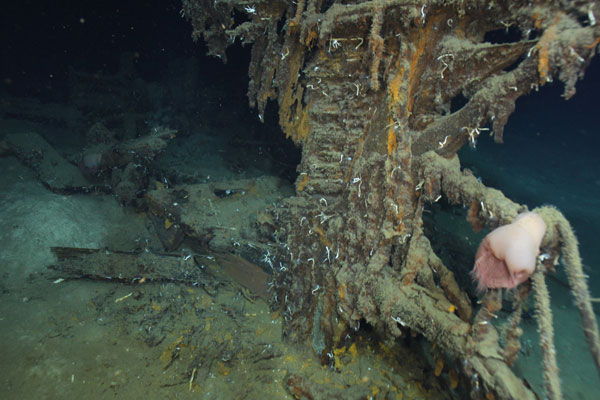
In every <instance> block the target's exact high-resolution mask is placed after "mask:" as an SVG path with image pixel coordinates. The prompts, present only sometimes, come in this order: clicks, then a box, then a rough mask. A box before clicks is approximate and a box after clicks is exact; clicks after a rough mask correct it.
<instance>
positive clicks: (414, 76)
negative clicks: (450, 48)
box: [406, 22, 435, 113]
mask: <svg viewBox="0 0 600 400" xmlns="http://www.w3.org/2000/svg"><path fill="white" fill-rule="evenodd" d="M434 25H435V23H434V22H428V23H427V25H425V28H424V29H419V31H420V35H419V41H418V42H417V47H416V49H415V52H414V53H413V54H412V57H411V59H410V70H409V72H408V95H407V99H408V101H407V103H406V111H408V112H409V113H411V112H412V108H413V105H414V103H415V96H414V93H415V92H416V89H417V87H418V86H419V80H420V79H419V77H420V74H418V73H417V72H418V69H419V68H418V67H419V61H420V59H421V56H422V55H423V52H424V51H425V46H426V45H427V43H428V42H429V41H430V40H431V39H432V38H430V36H431V32H432V27H433V26H434Z"/></svg>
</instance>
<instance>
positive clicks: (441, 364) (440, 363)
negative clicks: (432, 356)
mask: <svg viewBox="0 0 600 400" xmlns="http://www.w3.org/2000/svg"><path fill="white" fill-rule="evenodd" d="M443 369H444V360H442V358H441V357H440V358H438V359H437V361H436V363H435V371H433V373H434V374H435V376H440V375H441V373H442V370H443Z"/></svg>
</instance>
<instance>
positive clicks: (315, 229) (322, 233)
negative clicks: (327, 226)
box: [313, 226, 331, 247]
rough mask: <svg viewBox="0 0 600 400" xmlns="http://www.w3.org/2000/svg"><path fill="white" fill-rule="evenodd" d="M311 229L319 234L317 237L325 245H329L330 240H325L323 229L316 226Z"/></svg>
mask: <svg viewBox="0 0 600 400" xmlns="http://www.w3.org/2000/svg"><path fill="white" fill-rule="evenodd" d="M313 231H315V232H316V233H317V234H318V235H319V239H320V240H321V243H323V244H324V245H325V246H328V247H331V241H329V240H327V237H325V232H324V231H323V229H321V228H319V227H318V226H314V227H313Z"/></svg>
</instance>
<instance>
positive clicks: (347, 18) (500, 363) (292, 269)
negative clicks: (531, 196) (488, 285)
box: [181, 0, 600, 399]
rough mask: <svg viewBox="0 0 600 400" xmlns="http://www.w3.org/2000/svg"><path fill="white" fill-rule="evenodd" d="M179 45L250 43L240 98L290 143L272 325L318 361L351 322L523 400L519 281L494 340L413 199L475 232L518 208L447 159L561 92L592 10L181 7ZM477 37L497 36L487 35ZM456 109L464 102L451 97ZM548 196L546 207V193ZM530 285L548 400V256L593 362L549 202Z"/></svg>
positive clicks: (565, 233)
mask: <svg viewBox="0 0 600 400" xmlns="http://www.w3.org/2000/svg"><path fill="white" fill-rule="evenodd" d="M181 12H182V15H183V16H184V17H185V18H187V19H189V20H190V22H191V24H192V26H193V33H192V37H193V38H194V39H196V40H199V39H202V40H204V41H205V42H206V43H207V45H208V48H209V54H211V55H213V56H217V57H219V58H222V59H223V61H226V48H227V47H228V46H231V45H232V44H234V43H237V42H241V43H242V44H244V45H247V44H251V45H252V53H251V61H250V67H249V76H250V84H249V88H248V97H249V100H250V105H251V106H252V107H255V108H256V110H257V112H258V117H259V118H260V119H261V120H262V118H263V114H264V112H265V107H266V104H267V102H268V101H269V100H273V101H276V102H277V104H278V106H279V108H278V112H279V122H280V125H281V127H282V129H283V131H284V133H285V134H286V136H288V137H290V138H291V139H292V140H293V141H294V142H295V143H297V144H298V145H299V146H301V148H302V161H301V163H300V165H299V166H298V170H299V177H298V179H297V181H296V195H295V196H294V197H291V198H288V199H285V200H283V201H281V202H280V203H279V204H277V205H275V206H273V207H271V208H270V210H269V211H268V213H270V215H271V217H270V218H264V217H263V218H262V220H261V221H262V228H263V229H264V231H266V232H267V233H268V234H272V237H273V238H275V240H276V241H277V244H278V246H277V249H278V250H277V251H276V252H275V251H274V250H271V252H270V253H268V256H267V257H270V260H271V261H272V262H273V264H274V265H275V266H279V267H276V268H274V275H273V283H272V288H271V291H270V293H271V302H272V304H273V305H274V306H276V307H280V308H281V310H282V311H283V314H284V317H285V321H286V328H285V329H286V332H287V334H288V335H289V337H292V338H296V339H297V340H299V341H301V340H305V339H306V338H308V339H309V340H310V343H311V345H312V347H313V349H314V351H315V352H316V353H317V354H320V355H322V357H323V359H324V361H325V360H326V357H327V355H326V354H327V353H328V352H329V351H330V349H332V348H334V347H335V346H336V344H338V343H339V342H340V341H341V340H342V338H343V337H344V335H345V333H346V332H347V331H348V330H349V329H352V328H354V327H356V326H357V324H359V321H361V320H364V321H366V322H367V323H369V324H370V325H371V326H373V327H374V328H375V329H376V330H377V331H378V332H380V333H381V334H382V335H384V336H386V337H391V338H393V337H400V336H402V335H404V334H405V333H406V332H408V331H409V330H410V331H412V332H417V333H421V334H423V335H424V336H425V337H426V338H427V339H428V340H430V341H431V342H433V343H435V344H436V345H437V346H439V347H440V348H442V349H443V350H444V351H446V352H447V353H448V354H450V355H452V356H454V357H456V358H458V359H460V360H462V363H461V366H462V367H461V368H462V375H463V376H465V377H466V378H467V379H468V380H469V381H470V383H471V388H472V389H471V395H472V396H473V397H479V396H484V395H486V393H489V394H490V395H491V394H493V395H495V396H496V398H501V399H512V398H518V399H533V398H535V394H534V393H533V392H532V390H531V389H530V388H528V387H527V386H526V385H525V384H524V383H523V382H522V380H521V379H519V378H518V377H517V376H516V375H515V374H514V373H513V372H512V371H511V369H510V365H511V364H512V362H514V360H515V358H516V355H517V353H518V348H519V347H518V346H519V344H518V343H519V334H520V333H519V327H518V325H519V321H520V313H521V304H522V301H523V299H524V298H525V297H526V296H527V293H528V288H529V284H526V285H522V286H524V287H523V288H521V289H520V291H519V292H518V293H519V295H518V296H516V297H518V299H517V300H515V311H514V313H513V315H512V317H511V318H510V319H509V321H508V323H507V326H506V328H505V329H504V331H503V338H504V340H503V343H504V347H503V348H502V347H501V346H500V345H499V344H498V342H499V340H498V338H499V334H498V332H497V330H496V329H495V328H494V327H492V325H491V324H489V320H490V318H491V317H492V316H493V314H494V312H495V311H496V310H497V309H498V307H499V290H488V292H487V293H486V294H485V296H484V298H483V306H482V307H481V309H480V311H478V313H477V315H475V316H474V315H473V309H472V308H471V301H470V300H469V298H468V297H467V295H466V294H465V292H464V290H463V289H462V288H461V287H459V285H458V284H457V282H456V279H455V276H454V274H453V273H452V272H451V271H450V270H449V269H448V268H447V267H446V266H445V265H444V264H443V263H442V261H441V260H440V258H438V256H436V254H435V253H434V251H433V250H432V248H431V245H430V242H429V240H428V239H427V237H426V236H425V235H424V233H423V220H422V212H423V208H424V206H425V205H427V204H428V203H432V202H436V201H438V200H440V198H444V200H445V201H447V202H448V203H450V204H454V205H459V206H460V205H462V206H468V207H470V209H469V221H470V222H471V224H472V225H473V227H474V228H479V227H481V226H483V225H487V226H488V227H490V228H494V227H497V226H500V225H503V224H506V223H508V222H510V221H511V220H512V219H513V218H514V217H515V216H516V215H517V214H518V213H519V212H520V211H523V210H525V207H524V206H521V205H519V204H516V203H514V202H512V201H511V200H509V199H507V198H506V197H505V196H504V195H503V194H502V193H501V192H500V191H498V190H494V189H490V188H487V187H485V186H484V185H483V184H482V183H480V182H478V181H477V179H476V178H475V177H474V176H473V175H472V174H470V173H468V172H466V171H461V170H460V164H459V160H458V157H457V155H456V152H457V151H458V149H460V148H461V147H462V146H463V145H465V144H470V145H472V146H474V145H475V144H476V142H477V139H478V136H479V135H480V134H482V133H489V134H492V135H493V136H494V139H495V141H496V142H498V143H501V142H502V136H503V128H504V125H505V124H506V122H507V119H508V117H509V116H510V114H511V113H512V112H513V110H514V108H515V101H516V100H517V99H518V98H519V97H520V96H523V95H525V94H527V93H529V92H531V91H533V90H537V89H538V87H539V86H541V85H544V84H546V83H547V82H551V81H552V80H553V79H559V80H560V81H562V82H563V83H564V86H565V90H564V97H565V98H567V99H568V98H570V97H571V96H573V95H574V94H575V83H576V81H577V80H578V79H580V78H581V77H582V76H583V72H584V70H585V68H586V66H587V65H588V64H589V62H590V60H591V58H592V57H593V56H594V55H595V53H596V51H597V46H598V43H599V42H600V24H598V23H597V22H596V15H600V14H599V13H600V2H598V1H594V2H588V1H572V2H564V1H548V2H546V1H533V2H531V1H432V0H425V1H419V2H413V1H406V0H387V1H384V0H372V1H360V0H356V1H330V0H298V1H297V2H295V1H294V2H292V1H263V0H257V1H252V2H249V1H244V0H183V7H182V11H181ZM490 38H496V39H498V38H500V39H499V40H493V42H492V40H490ZM461 100H462V101H461ZM549 200H550V201H551V199H549ZM536 211H537V212H538V213H539V214H540V215H541V216H542V217H543V218H544V221H545V223H546V225H547V226H548V230H547V233H546V235H545V237H544V240H543V243H542V247H541V252H542V254H543V255H544V257H541V258H540V259H539V260H538V268H537V272H536V273H535V274H534V276H533V278H532V285H531V286H532V288H533V291H534V292H535V299H536V305H537V317H538V321H539V326H540V329H541V331H542V343H541V344H542V348H543V351H544V357H545V358H544V363H545V365H544V369H545V371H544V374H545V378H546V392H547V393H546V395H547V396H548V397H549V398H555V399H556V398H561V392H560V386H559V383H558V377H557V373H558V372H557V368H556V364H555V360H554V350H553V343H552V341H553V338H552V325H551V313H550V309H549V305H548V304H549V303H548V293H547V290H546V289H545V284H544V272H543V271H545V270H546V269H547V268H553V260H555V258H556V257H558V256H559V255H562V257H563V260H564V265H565V268H566V269H567V272H568V276H569V278H570V284H571V288H572V291H573V293H574V295H575V298H576V303H577V305H578V306H579V308H580V310H581V313H582V316H583V323H584V330H585V333H586V336H587V339H588V342H589V344H590V347H591V350H592V354H593V356H594V360H595V362H596V364H597V366H598V367H599V369H600V349H599V347H598V331H597V324H596V321H595V317H594V314H593V312H592V310H591V307H590V302H589V295H588V290H587V286H586V283H585V279H584V275H583V273H582V271H581V262H580V260H579V254H578V250H577V242H576V239H575V237H574V235H573V233H572V229H571V228H570V226H569V224H568V222H567V221H566V220H565V219H564V217H563V216H562V214H560V212H559V211H557V210H556V209H553V208H548V207H546V208H542V209H539V210H536Z"/></svg>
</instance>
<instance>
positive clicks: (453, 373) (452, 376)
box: [448, 368, 458, 389]
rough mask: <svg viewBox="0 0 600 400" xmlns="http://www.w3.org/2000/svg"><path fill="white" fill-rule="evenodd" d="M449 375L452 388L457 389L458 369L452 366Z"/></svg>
mask: <svg viewBox="0 0 600 400" xmlns="http://www.w3.org/2000/svg"><path fill="white" fill-rule="evenodd" d="M448 377H449V378H450V388H451V389H456V388H457V387H458V372H456V369H454V368H452V369H451V370H450V372H448Z"/></svg>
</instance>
